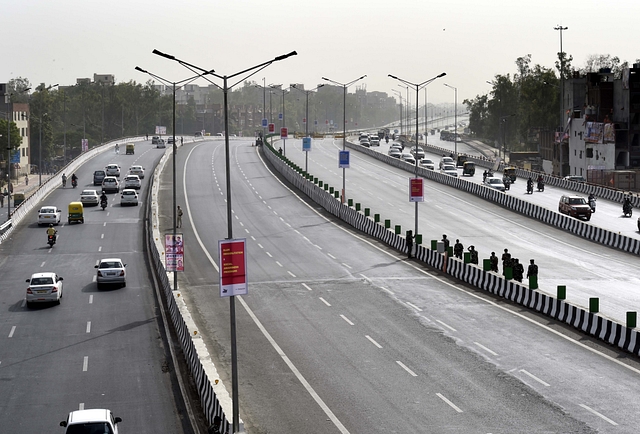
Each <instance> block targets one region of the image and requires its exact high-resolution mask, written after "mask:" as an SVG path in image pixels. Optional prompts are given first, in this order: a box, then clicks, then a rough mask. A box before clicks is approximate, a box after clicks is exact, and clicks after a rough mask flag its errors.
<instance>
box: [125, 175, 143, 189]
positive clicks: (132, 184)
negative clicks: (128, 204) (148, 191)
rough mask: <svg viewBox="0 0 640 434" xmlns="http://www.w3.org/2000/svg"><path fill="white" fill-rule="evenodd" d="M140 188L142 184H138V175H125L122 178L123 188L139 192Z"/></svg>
mask: <svg viewBox="0 0 640 434" xmlns="http://www.w3.org/2000/svg"><path fill="white" fill-rule="evenodd" d="M140 187H142V183H141V182H140V178H139V177H138V175H127V176H125V177H124V188H125V189H126V188H135V189H136V190H139V189H140Z"/></svg>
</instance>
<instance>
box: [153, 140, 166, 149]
mask: <svg viewBox="0 0 640 434" xmlns="http://www.w3.org/2000/svg"><path fill="white" fill-rule="evenodd" d="M166 147H167V145H166V143H165V142H164V139H158V141H157V142H156V148H166Z"/></svg>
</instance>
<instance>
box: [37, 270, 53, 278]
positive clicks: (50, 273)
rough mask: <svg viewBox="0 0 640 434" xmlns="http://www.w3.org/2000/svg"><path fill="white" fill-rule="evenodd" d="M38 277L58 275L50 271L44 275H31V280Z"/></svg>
mask: <svg viewBox="0 0 640 434" xmlns="http://www.w3.org/2000/svg"><path fill="white" fill-rule="evenodd" d="M38 277H56V273H52V272H50V271H47V272H44V273H33V274H32V275H31V278H32V279H34V278H38Z"/></svg>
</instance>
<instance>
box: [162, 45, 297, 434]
mask: <svg viewBox="0 0 640 434" xmlns="http://www.w3.org/2000/svg"><path fill="white" fill-rule="evenodd" d="M153 54H157V55H158V56H161V57H164V58H166V59H169V60H174V61H176V62H178V63H179V64H181V65H182V66H184V67H186V68H188V69H189V70H191V71H193V70H194V69H197V70H200V71H202V73H203V74H202V75H203V76H204V75H207V74H209V75H213V76H214V77H217V78H219V79H222V80H223V87H222V92H223V95H224V136H225V137H224V141H225V160H226V164H225V167H226V172H227V173H226V182H227V230H228V233H227V237H228V239H229V240H231V239H233V220H232V207H231V171H230V169H231V164H230V155H229V154H230V151H229V114H228V111H229V109H228V107H229V106H228V99H227V94H228V92H229V89H231V88H232V87H233V86H235V85H236V84H238V83H240V82H238V83H235V84H233V85H231V86H229V85H228V80H229V79H231V78H234V77H236V76H238V75H241V74H245V73H248V72H250V71H255V72H253V73H251V74H250V75H249V76H247V77H245V78H244V80H246V79H247V78H249V77H251V76H252V75H254V74H257V73H258V72H259V71H261V70H262V69H264V68H266V67H267V66H269V65H271V64H272V63H273V62H277V61H279V60H284V59H286V58H288V57H290V56H295V55H297V54H298V53H296V52H295V51H292V52H290V53H288V54H284V55H281V56H278V57H276V58H274V59H272V60H269V61H267V62H263V63H261V64H259V65H255V66H252V67H251V68H247V69H244V70H242V71H240V72H237V73H235V74H232V75H228V76H227V75H224V76H221V75H218V74H215V71H214V70H213V69H211V70H205V69H203V68H200V67H198V66H195V65H192V64H190V63H187V62H185V61H182V60H180V59H177V58H176V57H175V56H172V55H170V54H165V53H162V52H160V51H158V50H153ZM204 78H205V79H207V81H209V82H211V81H210V80H208V78H207V77H204ZM211 83H213V82H211ZM214 84H215V83H214ZM174 168H175V165H174ZM229 317H230V318H229V321H230V334H231V378H232V401H233V424H232V429H233V432H234V433H235V432H238V429H239V425H240V408H239V398H238V351H237V348H236V314H235V295H231V296H230V297H229Z"/></svg>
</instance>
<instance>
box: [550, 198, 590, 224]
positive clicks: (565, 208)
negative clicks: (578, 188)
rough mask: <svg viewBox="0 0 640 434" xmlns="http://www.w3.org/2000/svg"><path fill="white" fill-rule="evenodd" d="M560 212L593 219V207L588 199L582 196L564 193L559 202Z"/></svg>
mask: <svg viewBox="0 0 640 434" xmlns="http://www.w3.org/2000/svg"><path fill="white" fill-rule="evenodd" d="M558 212H560V213H562V214H567V215H570V216H571V217H575V218H578V219H579V218H584V219H586V220H587V221H589V220H591V207H590V206H589V203H588V202H587V200H586V199H585V198H584V197H582V196H575V195H568V194H565V195H562V197H560V203H559V204H558Z"/></svg>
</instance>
